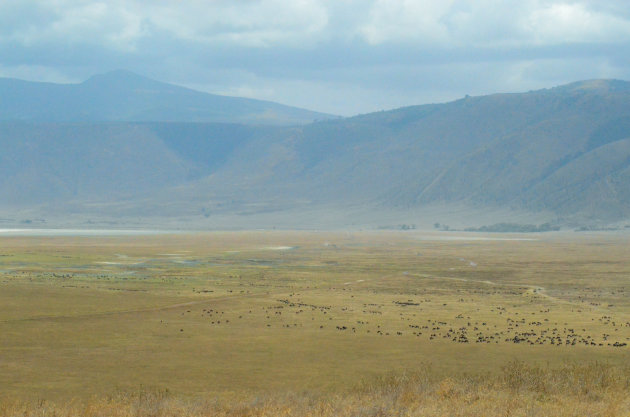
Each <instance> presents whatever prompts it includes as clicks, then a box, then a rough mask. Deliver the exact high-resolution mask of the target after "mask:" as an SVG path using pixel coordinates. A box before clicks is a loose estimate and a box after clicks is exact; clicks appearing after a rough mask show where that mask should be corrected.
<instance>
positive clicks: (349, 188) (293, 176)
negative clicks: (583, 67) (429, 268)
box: [0, 80, 630, 227]
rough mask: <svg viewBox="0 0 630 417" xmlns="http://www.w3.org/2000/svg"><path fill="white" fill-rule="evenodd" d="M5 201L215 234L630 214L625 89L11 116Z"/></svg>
mask: <svg viewBox="0 0 630 417" xmlns="http://www.w3.org/2000/svg"><path fill="white" fill-rule="evenodd" d="M0 195H2V196H3V197H4V198H3V200H2V202H0V214H1V215H2V216H4V217H8V216H9V217H10V215H11V213H15V212H16V210H17V209H11V208H10V207H19V208H20V210H24V208H28V209H29V210H31V211H30V212H31V213H37V215H39V216H41V217H46V216H52V215H53V213H56V215H58V216H63V215H64V213H73V215H77V213H82V216H84V217H83V218H90V219H93V218H98V217H99V216H101V217H102V216H105V217H108V218H110V219H130V218H134V219H141V218H156V219H158V218H159V219H163V220H164V219H171V220H172V219H179V220H178V221H181V222H184V223H186V224H195V225H206V226H208V227H231V226H234V225H239V224H240V225H246V226H243V227H266V226H269V225H278V224H280V225H284V226H285V227H295V226H296V225H298V226H301V227H309V226H313V227H315V226H318V227H327V226H331V227H332V226H344V225H349V224H355V225H364V226H367V227H376V226H383V225H391V224H394V225H395V224H400V223H418V224H422V225H432V224H433V222H442V223H444V222H448V223H449V224H452V225H455V226H457V227H468V226H480V225H487V224H493V223H498V222H521V223H523V222H529V223H531V222H538V223H543V222H547V221H552V222H555V223H558V224H564V225H592V224H595V225H601V224H609V223H616V222H624V221H626V220H627V219H630V83H628V82H625V81H619V80H590V81H582V82H577V83H573V84H569V85H565V86H560V87H555V88H550V89H544V90H538V91H530V92H527V93H510V94H494V95H489V96H480V97H468V96H467V97H465V98H463V99H460V100H456V101H453V102H450V103H443V104H430V105H420V106H411V107H405V108H400V109H395V110H391V111H383V112H377V113H371V114H365V115H359V116H355V117H351V118H345V119H334V120H321V121H318V122H314V123H310V124H306V125H300V126H297V125H296V126H291V127H282V126H266V127H265V126H253V125H243V124H225V123H172V122H155V121H151V122H144V123H123V122H116V123H102V122H101V123H87V122H85V123H26V122H5V123H0ZM12 210H13V211H12ZM14 218H15V217H14ZM200 227H204V226H200Z"/></svg>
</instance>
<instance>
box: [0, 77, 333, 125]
mask: <svg viewBox="0 0 630 417" xmlns="http://www.w3.org/2000/svg"><path fill="white" fill-rule="evenodd" d="M0 97H2V100H0V120H4V121H31V122H103V121H162V122H226V123H245V124H257V125H258V124H259V125H294V124H304V123H309V122H312V121H314V120H318V119H327V118H331V117H333V116H331V115H327V114H323V113H317V112H313V111H309V110H304V109H299V108H296V107H290V106H284V105H282V104H277V103H272V102H269V101H261V100H253V99H246V98H240V97H228V96H220V95H214V94H208V93H202V92H199V91H195V90H191V89H188V88H183V87H179V86H175V85H172V84H166V83H162V82H158V81H154V80H151V79H149V78H145V77H142V76H139V75H137V74H134V73H131V72H128V71H122V70H119V71H113V72H109V73H107V74H102V75H96V76H94V77H92V78H90V79H88V80H87V81H85V82H83V83H80V84H52V83H40V82H29V81H22V80H16V79H9V78H0Z"/></svg>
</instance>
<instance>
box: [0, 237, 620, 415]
mask: <svg viewBox="0 0 630 417" xmlns="http://www.w3.org/2000/svg"><path fill="white" fill-rule="evenodd" d="M475 236H476V235H465V236H464V237H465V238H466V239H467V240H466V239H464V240H443V238H444V237H447V238H449V239H452V238H453V237H457V236H454V235H453V234H443V233H442V234H435V235H423V234H420V233H415V232H408V233H390V232H382V233H336V234H335V233H304V232H294V233H289V232H247V233H245V232H243V233H208V234H196V235H173V236H148V237H124V238H123V237H120V238H115V237H107V238H106V237H100V238H96V237H92V238H73V237H62V238H1V239H0V255H1V256H0V335H1V337H0V387H1V388H0V409H1V410H3V411H2V413H4V414H1V413H0V415H2V416H4V415H58V416H63V415H68V416H70V415H95V416H96V415H121V416H127V415H138V416H145V415H146V416H149V415H155V416H162V415H164V416H166V415H191V416H192V415H281V414H283V413H284V414H286V415H322V416H326V415H392V414H394V415H624V413H627V406H628V404H627V395H626V389H627V382H626V380H627V372H626V371H625V370H616V369H617V368H622V367H624V366H625V364H627V363H629V362H630V348H629V347H628V346H627V343H628V342H630V299H629V298H628V291H630V288H628V285H630V284H629V281H628V279H629V278H630V259H629V257H628V256H627V255H628V253H627V247H628V243H629V242H628V240H629V239H628V237H626V236H623V235H621V236H617V235H601V236H593V235H575V234H571V235H562V234H549V235H526V236H520V237H521V238H522V237H525V238H534V239H536V240H474V239H473V240H471V239H469V238H470V237H473V238H474V237H475ZM480 237H482V238H487V237H488V236H480ZM495 237H496V236H495ZM498 237H499V238H501V239H505V238H506V237H507V238H509V237H510V236H505V235H501V236H498ZM517 237H518V236H517ZM514 359H518V360H519V361H520V362H513V361H514ZM593 361H598V363H600V364H606V365H595V364H594V363H593ZM567 363H568V364H581V363H587V364H589V365H588V366H583V367H579V366H578V367H576V366H574V365H566V364H567ZM427 364H431V367H430V372H429V371H427ZM506 364H511V365H510V366H509V367H508V369H503V367H504V366H505V365H506ZM519 364H520V365H519ZM617 372H620V373H617ZM605 374H610V375H612V376H611V378H613V379H614V381H616V382H614V383H609V382H606V381H608V380H607V379H606V378H607V377H605ZM382 375H395V376H396V375H397V377H392V378H394V379H392V380H389V382H387V381H388V380H384V379H381V380H379V379H378V378H379V377H380V376H382ZM405 375H407V376H405ZM423 375H424V376H423ZM466 375H468V376H466ZM510 375H512V377H510ZM514 375H516V376H514ZM562 375H565V376H562ZM589 375H590V376H589ZM615 375H616V376H615ZM396 378H398V379H396ZM423 378H424V379H423ZM427 378H428V379H427ZM510 378H511V379H510ZM589 378H590V379H589ZM624 378H626V379H624ZM362 380H363V381H372V382H371V383H369V384H367V388H366V384H363V385H362V386H361V387H359V388H356V385H357V381H362ZM375 381H376V382H375ZM392 381H393V382H392ZM536 381H537V382H536ZM541 381H542V382H541ZM567 381H570V383H569V382H567ZM583 386H585V387H586V388H585V389H582V388H579V387H583ZM139 387H152V388H151V389H148V390H147V389H140V388H139ZM350 387H355V388H350ZM369 387H372V388H369ZM116 390H118V392H119V393H121V394H117V395H112V394H111V393H112V392H114V391H116ZM139 390H140V391H139ZM166 390H168V395H165V394H164V393H165V392H166ZM287 392H293V394H286V393H287ZM305 392H306V393H308V394H304V393H305ZM339 392H341V393H342V394H337V393H339ZM133 393H136V394H133ZM39 400H42V402H41V403H39V402H38V401H39ZM55 404H56V405H55ZM580 410H581V411H580ZM116 413H118V414H116ZM204 413H205V414H204ZM239 413H240V414H239ZM265 413H266V414H265ZM379 413H380V414H379ZM440 413H441V414H440ZM519 413H520V414H519Z"/></svg>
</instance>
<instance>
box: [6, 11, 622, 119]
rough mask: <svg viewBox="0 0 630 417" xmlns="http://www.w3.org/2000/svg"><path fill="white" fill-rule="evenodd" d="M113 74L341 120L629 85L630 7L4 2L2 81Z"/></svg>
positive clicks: (76, 79)
mask: <svg viewBox="0 0 630 417" xmlns="http://www.w3.org/2000/svg"><path fill="white" fill-rule="evenodd" d="M113 69H128V70H131V71H134V72H137V73H139V74H142V75H146V76H149V77H152V78H155V79H158V80H161V81H168V82H172V83H175V84H180V85H185V86H189V87H192V88H196V89H200V90H203V91H208V92H213V93H219V94H229V95H238V96H245V97H253V98H260V99H266V100H273V101H278V102H281V103H286V104H291V105H296V106H300V107H306V108H310V109H314V110H320V111H325V112H330V113H336V114H342V115H352V114H356V113H365V112H370V111H376V110H381V109H390V108H395V107H400V106H404V105H410V104H421V103H428V102H436V101H447V100H451V99H455V98H459V97H462V96H464V95H465V94H470V95H479V94H487V93H492V92H512V91H525V90H530V89H536V88H543V87H551V86H554V85H557V84H562V83H566V82H571V81H576V80H580V79H588V78H622V79H630V2H628V0H610V1H607V0H592V1H552V0H549V1H545V0H504V1H498V0H466V1H464V0H461V1H458V0H439V1H434V0H415V1H413V0H364V1H359V0H330V1H327V0H284V1H280V0H269V1H257V0H229V1H222V0H217V1H213V0H188V1H186V0H168V1H166V0H110V1H93V0H90V1H88V0H40V1H32V0H0V76H5V77H16V78H23V79H29V80H38V81H54V82H80V81H83V80H84V79H85V78H88V77H89V76H90V75H92V74H95V73H102V72H106V71H109V70H113Z"/></svg>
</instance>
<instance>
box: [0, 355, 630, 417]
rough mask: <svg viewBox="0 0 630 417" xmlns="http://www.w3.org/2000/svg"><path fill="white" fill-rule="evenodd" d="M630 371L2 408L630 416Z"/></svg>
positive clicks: (157, 393) (583, 370)
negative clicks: (335, 390) (337, 390)
mask: <svg viewBox="0 0 630 417" xmlns="http://www.w3.org/2000/svg"><path fill="white" fill-rule="evenodd" d="M629 389H630V369H629V368H625V369H621V368H618V367H613V366H611V365H607V364H602V363H597V362H592V363H588V364H582V365H576V364H565V365H563V366H560V367H555V368H541V367H535V366H530V365H526V364H525V363H523V362H519V361H513V362H510V363H509V364H507V365H506V366H504V367H503V368H502V372H500V373H498V374H496V375H492V376H490V375H472V376H471V375H458V376H453V377H448V378H443V377H439V376H437V374H435V373H434V372H432V371H431V369H430V368H424V369H422V370H419V371H417V372H414V373H413V374H404V375H397V376H388V377H381V378H377V379H375V380H372V381H370V382H364V383H362V384H360V385H358V386H357V387H355V388H354V389H352V390H350V391H347V392H345V393H343V394H330V393H329V394H314V393H298V394H278V395H273V394H270V395H267V396H265V397H260V396H256V397H250V398H225V397H223V398H221V399H187V400H182V399H181V398H175V397H172V396H171V395H169V392H168V391H166V390H140V391H137V392H127V393H116V394H114V395H110V396H108V397H103V398H93V399H92V400H88V401H75V402H72V401H71V402H67V403H62V404H54V403H48V402H45V401H38V402H33V403H26V402H17V401H16V402H10V401H4V402H0V416H1V417H9V416H11V417H13V416H18V415H19V416H24V417H31V416H33V417H35V416H40V417H45V416H55V417H75V416H77V417H78V416H81V417H87V416H93V417H97V416H112V417H131V416H134V417H162V416H164V417H166V416H190V417H197V416H226V417H228V416H230V417H232V416H234V417H236V416H322V417H324V416H484V417H486V416H558V417H562V416H628V415H630V395H629V394H628V390H629Z"/></svg>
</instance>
